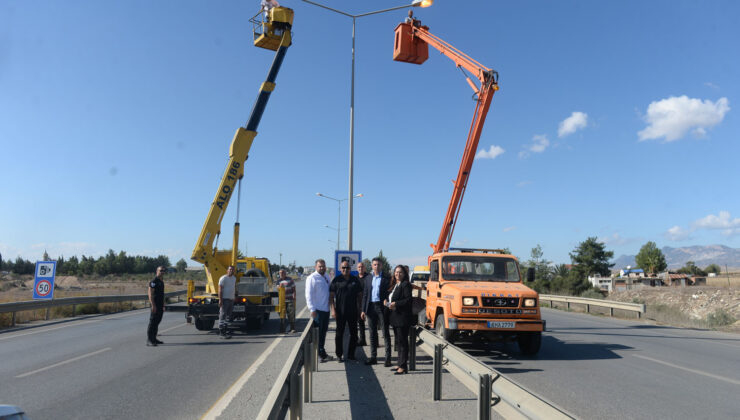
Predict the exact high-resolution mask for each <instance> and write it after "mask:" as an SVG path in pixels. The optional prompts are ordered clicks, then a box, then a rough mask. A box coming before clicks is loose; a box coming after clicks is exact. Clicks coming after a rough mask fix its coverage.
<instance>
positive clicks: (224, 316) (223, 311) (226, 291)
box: [218, 265, 236, 339]
mask: <svg viewBox="0 0 740 420" xmlns="http://www.w3.org/2000/svg"><path fill="white" fill-rule="evenodd" d="M234 299H236V277H234V266H233V265H230V266H229V268H227V269H226V274H224V275H223V276H221V278H220V279H218V333H219V335H220V336H221V338H224V339H229V338H231V332H229V330H228V328H227V323H228V321H229V319H231V312H232V311H233V310H234Z"/></svg>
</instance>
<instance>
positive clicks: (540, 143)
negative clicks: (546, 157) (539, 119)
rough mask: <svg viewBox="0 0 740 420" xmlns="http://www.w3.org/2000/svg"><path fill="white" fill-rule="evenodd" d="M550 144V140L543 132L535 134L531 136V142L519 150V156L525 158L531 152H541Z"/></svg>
mask: <svg viewBox="0 0 740 420" xmlns="http://www.w3.org/2000/svg"><path fill="white" fill-rule="evenodd" d="M549 145H550V140H548V139H547V135H545V134H535V135H534V136H532V144H530V145H528V146H525V150H522V151H521V152H519V158H526V157H528V156H529V154H530V152H531V153H542V152H544V151H545V149H547V146H549Z"/></svg>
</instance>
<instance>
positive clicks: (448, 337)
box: [434, 314, 455, 344]
mask: <svg viewBox="0 0 740 420" xmlns="http://www.w3.org/2000/svg"><path fill="white" fill-rule="evenodd" d="M434 327H435V331H436V332H437V335H438V336H440V337H442V338H443V339H444V340H445V341H447V342H449V343H450V344H452V343H454V342H455V332H454V331H450V330H448V329H447V328H445V316H444V315H443V314H439V315H437V320H436V321H435V322H434Z"/></svg>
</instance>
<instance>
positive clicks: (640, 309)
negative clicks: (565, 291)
mask: <svg viewBox="0 0 740 420" xmlns="http://www.w3.org/2000/svg"><path fill="white" fill-rule="evenodd" d="M543 300H544V301H548V302H550V307H551V308H552V307H553V306H552V304H553V302H561V303H565V304H566V305H567V307H568V309H570V304H571V303H575V304H580V305H586V312H591V307H592V306H598V307H602V308H609V316H614V310H615V309H621V310H623V311H630V312H636V313H637V318H640V316H641V315H642V314H644V313H645V304H644V303H627V302H615V301H611V300H603V299H589V298H580V297H574V296H557V295H540V306H541V305H542V301H543Z"/></svg>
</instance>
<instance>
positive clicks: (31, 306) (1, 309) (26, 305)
mask: <svg viewBox="0 0 740 420" xmlns="http://www.w3.org/2000/svg"><path fill="white" fill-rule="evenodd" d="M186 293H187V290H178V291H176V292H169V293H165V294H164V297H165V299H166V298H171V297H177V298H178V301H179V297H180V296H182V295H184V294H186ZM140 300H143V301H147V302H148V301H149V296H148V295H108V296H78V297H69V298H59V299H51V300H26V301H22V302H9V303H0V313H8V312H12V313H13V315H12V318H11V322H10V325H11V326H15V314H16V312H22V311H33V310H37V309H46V319H47V320H48V319H49V309H51V308H53V307H56V306H72V316H75V314H76V307H77V305H85V304H95V303H114V302H135V301H140Z"/></svg>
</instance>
